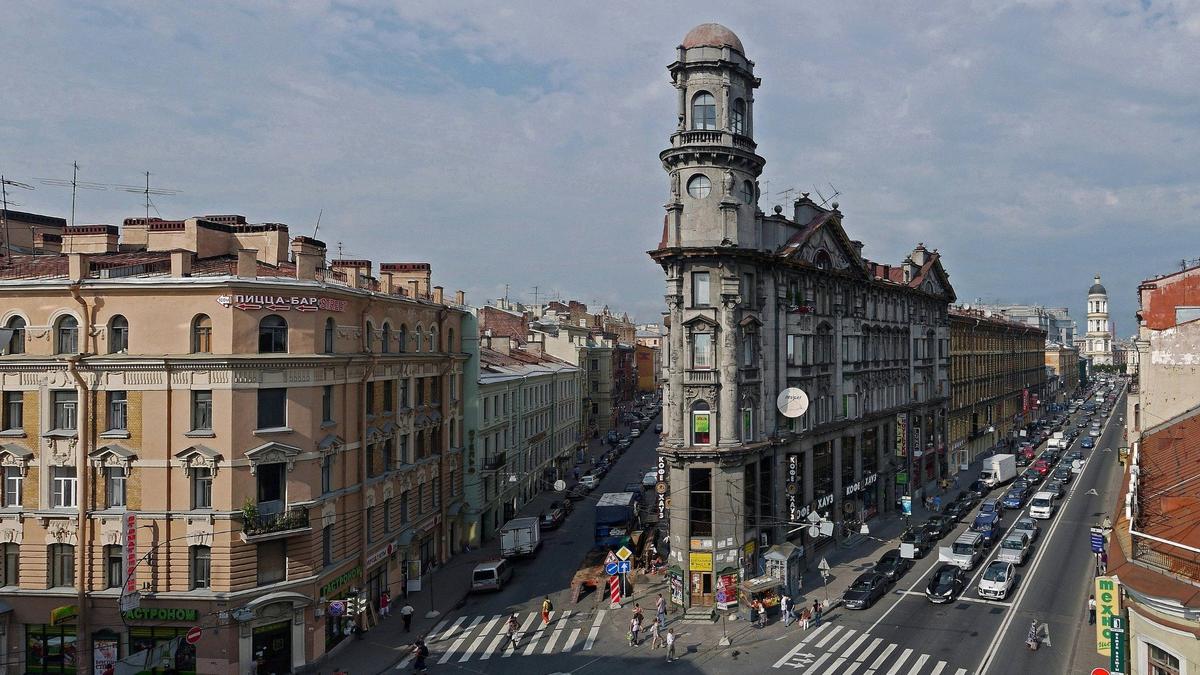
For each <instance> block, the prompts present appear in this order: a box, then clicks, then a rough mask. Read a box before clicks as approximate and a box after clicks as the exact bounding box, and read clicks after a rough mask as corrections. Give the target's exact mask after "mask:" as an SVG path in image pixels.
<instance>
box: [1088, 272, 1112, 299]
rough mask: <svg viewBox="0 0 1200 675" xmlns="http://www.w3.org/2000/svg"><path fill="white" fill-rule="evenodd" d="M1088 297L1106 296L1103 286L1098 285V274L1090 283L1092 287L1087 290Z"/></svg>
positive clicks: (1106, 292)
mask: <svg viewBox="0 0 1200 675" xmlns="http://www.w3.org/2000/svg"><path fill="white" fill-rule="evenodd" d="M1088 295H1108V291H1107V290H1105V289H1104V286H1101V285H1100V275H1099V274H1097V275H1096V278H1095V279H1094V280H1093V281H1092V287H1091V288H1089V289H1088Z"/></svg>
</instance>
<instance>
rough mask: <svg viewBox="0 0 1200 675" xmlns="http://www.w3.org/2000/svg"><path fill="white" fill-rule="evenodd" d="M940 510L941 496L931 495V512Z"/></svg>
mask: <svg viewBox="0 0 1200 675" xmlns="http://www.w3.org/2000/svg"><path fill="white" fill-rule="evenodd" d="M941 510H942V496H941V495H934V496H933V512H934V513H940V512H941Z"/></svg>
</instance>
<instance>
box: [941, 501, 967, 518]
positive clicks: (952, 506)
mask: <svg viewBox="0 0 1200 675" xmlns="http://www.w3.org/2000/svg"><path fill="white" fill-rule="evenodd" d="M970 512H971V504H970V503H969V502H963V501H958V500H955V501H952V502H950V503H949V504H947V505H946V506H945V508H943V509H942V515H943V516H945V517H946V518H948V519H949V520H950V521H951V522H954V523H957V522H958V521H960V520H962V519H963V516H965V515H967V514H968V513H970Z"/></svg>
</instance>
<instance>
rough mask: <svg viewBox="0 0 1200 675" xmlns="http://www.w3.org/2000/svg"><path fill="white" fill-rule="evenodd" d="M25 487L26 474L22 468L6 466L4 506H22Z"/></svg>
mask: <svg viewBox="0 0 1200 675" xmlns="http://www.w3.org/2000/svg"><path fill="white" fill-rule="evenodd" d="M24 489H25V476H22V475H21V469H20V468H19V467H15V466H6V467H4V506H5V507H7V508H16V507H19V506H21V504H22V502H23V499H22V494H23V491H24Z"/></svg>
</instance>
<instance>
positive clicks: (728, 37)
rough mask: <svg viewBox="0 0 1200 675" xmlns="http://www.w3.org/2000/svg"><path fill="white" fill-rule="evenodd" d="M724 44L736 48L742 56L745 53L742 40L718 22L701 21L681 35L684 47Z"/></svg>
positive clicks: (721, 45)
mask: <svg viewBox="0 0 1200 675" xmlns="http://www.w3.org/2000/svg"><path fill="white" fill-rule="evenodd" d="M726 45H728V46H730V47H732V48H733V49H735V50H737V51H738V52H740V53H741V54H742V55H743V56H745V55H746V50H745V49H744V48H743V47H742V41H741V40H739V39H738V36H736V35H734V34H733V31H731V30H729V29H728V28H726V27H725V26H722V25H721V24H719V23H702V24H700V25H699V26H696V27H695V28H693V29H691V30H690V31H688V34H687V35H685V36H684V37H683V48H684V49H691V48H692V47H724V46H726Z"/></svg>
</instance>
